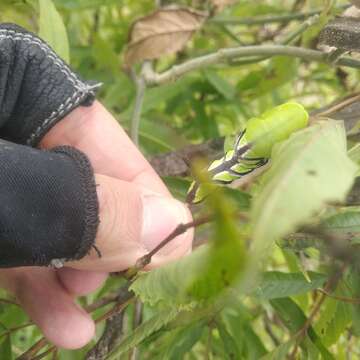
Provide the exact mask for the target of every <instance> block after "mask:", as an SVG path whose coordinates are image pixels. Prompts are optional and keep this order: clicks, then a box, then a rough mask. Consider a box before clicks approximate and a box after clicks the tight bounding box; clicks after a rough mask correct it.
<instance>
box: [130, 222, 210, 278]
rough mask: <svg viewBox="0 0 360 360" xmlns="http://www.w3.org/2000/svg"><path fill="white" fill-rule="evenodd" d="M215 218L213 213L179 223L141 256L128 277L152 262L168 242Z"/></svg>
mask: <svg viewBox="0 0 360 360" xmlns="http://www.w3.org/2000/svg"><path fill="white" fill-rule="evenodd" d="M212 220H213V217H212V215H205V216H203V217H200V218H198V219H196V220H194V221H192V222H189V223H186V224H179V225H178V226H177V227H176V228H175V229H174V231H173V232H172V233H171V234H170V235H168V236H167V237H166V238H165V239H164V240H163V241H162V242H161V243H160V244H159V245H157V246H156V247H155V248H154V249H153V250H151V251H150V252H149V253H147V254H146V255H144V256H143V257H141V258H140V259H138V260H137V262H136V264H135V266H134V267H133V268H130V269H129V270H128V271H127V274H126V276H127V278H130V279H131V278H133V277H134V276H135V275H136V274H137V273H138V272H139V271H141V270H143V269H144V268H145V267H146V266H147V265H149V264H150V263H151V260H152V257H153V256H154V255H156V254H157V253H158V252H159V251H160V250H161V249H162V248H164V247H165V246H166V245H167V244H169V243H170V242H171V241H172V240H174V239H175V238H176V237H178V236H179V235H181V234H184V233H185V232H186V231H188V230H189V229H192V228H196V227H198V226H201V225H204V224H207V223H209V222H211V221H212Z"/></svg>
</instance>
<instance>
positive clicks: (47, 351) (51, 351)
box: [31, 346, 57, 360]
mask: <svg viewBox="0 0 360 360" xmlns="http://www.w3.org/2000/svg"><path fill="white" fill-rule="evenodd" d="M56 351H57V347H56V346H51V347H50V348H49V349H48V350H46V351H44V352H43V353H41V354H39V355H37V356H35V357H33V358H31V360H41V359H44V358H45V357H46V356H47V355H49V354H51V353H55V352H56Z"/></svg>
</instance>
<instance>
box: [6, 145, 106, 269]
mask: <svg viewBox="0 0 360 360" xmlns="http://www.w3.org/2000/svg"><path fill="white" fill-rule="evenodd" d="M0 168H1V172H0V267H18V266H47V265H53V266H56V267H59V266H61V265H62V264H63V263H64V262H66V261H70V260H79V259H80V258H82V257H84V256H85V255H86V254H87V253H88V252H89V251H90V250H91V247H92V246H94V242H95V238H96V232H97V228H98V224H99V205H98V199H97V192H96V184H95V178H94V174H93V169H92V167H91V164H90V162H89V160H88V159H87V157H86V155H85V154H83V153H82V152H80V151H79V150H76V149H74V148H71V147H67V146H64V147H58V148H55V149H53V150H52V151H41V150H37V149H31V148H29V147H28V146H23V145H18V144H13V143H10V142H7V141H3V140H0Z"/></svg>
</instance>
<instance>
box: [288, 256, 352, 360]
mask: <svg viewBox="0 0 360 360" xmlns="http://www.w3.org/2000/svg"><path fill="white" fill-rule="evenodd" d="M346 267H347V264H346V263H344V264H343V265H342V267H341V268H340V269H337V270H335V271H334V274H333V276H331V277H330V278H329V280H328V281H327V283H326V285H325V288H324V292H323V293H322V294H321V296H320V298H319V300H318V301H317V302H316V304H315V306H314V307H313V309H312V311H311V313H310V315H309V317H308V318H307V320H306V321H305V323H304V325H303V326H302V327H301V329H300V330H299V331H298V332H297V333H296V334H295V335H294V338H295V339H296V343H295V346H294V348H293V351H292V352H291V354H290V356H289V359H291V360H292V359H295V357H296V353H297V350H298V347H299V344H300V343H301V341H302V340H303V338H304V337H305V335H306V334H307V331H308V330H309V328H310V326H311V324H312V323H313V321H314V319H315V317H316V315H317V314H318V312H319V311H320V308H321V306H322V304H323V303H324V301H325V299H326V297H327V295H326V293H329V292H331V291H333V290H334V288H335V287H336V285H337V283H338V281H339V280H340V279H341V277H342V274H343V273H344V271H345V269H346Z"/></svg>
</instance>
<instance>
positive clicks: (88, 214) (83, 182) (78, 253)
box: [51, 146, 99, 263]
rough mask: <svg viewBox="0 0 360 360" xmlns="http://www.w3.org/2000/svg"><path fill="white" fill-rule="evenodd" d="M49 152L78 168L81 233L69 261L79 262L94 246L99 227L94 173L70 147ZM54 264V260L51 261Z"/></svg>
mask: <svg viewBox="0 0 360 360" xmlns="http://www.w3.org/2000/svg"><path fill="white" fill-rule="evenodd" d="M51 152H54V153H57V154H62V155H65V156H67V157H70V158H71V159H72V160H73V161H74V162H75V163H76V165H77V168H78V179H77V180H78V181H79V188H80V190H81V192H82V195H83V203H84V204H83V219H82V221H83V231H82V234H81V235H80V241H79V246H78V248H77V249H76V250H75V252H74V255H73V256H72V258H71V259H69V258H68V259H64V260H65V261H69V260H79V259H81V258H83V257H84V256H85V255H87V254H88V253H89V251H90V250H91V247H92V246H93V245H94V242H95V238H96V233H97V229H98V226H99V202H98V197H97V192H96V183H95V179H94V172H93V169H92V166H91V164H90V161H89V159H88V157H87V156H86V155H85V154H84V153H83V152H81V151H79V150H77V149H75V148H73V147H71V146H58V147H56V148H53V149H52V150H51ZM52 262H53V263H54V259H53V260H52Z"/></svg>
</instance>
